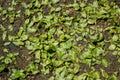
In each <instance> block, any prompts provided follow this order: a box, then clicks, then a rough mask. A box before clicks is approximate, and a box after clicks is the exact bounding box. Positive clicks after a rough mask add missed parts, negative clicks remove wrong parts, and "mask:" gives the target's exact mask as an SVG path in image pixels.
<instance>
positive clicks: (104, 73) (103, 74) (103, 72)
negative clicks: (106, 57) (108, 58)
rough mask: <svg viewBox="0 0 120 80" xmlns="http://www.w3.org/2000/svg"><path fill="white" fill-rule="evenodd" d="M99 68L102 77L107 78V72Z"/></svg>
mask: <svg viewBox="0 0 120 80" xmlns="http://www.w3.org/2000/svg"><path fill="white" fill-rule="evenodd" d="M100 70H101V72H102V76H103V77H104V78H108V74H107V73H106V72H105V71H104V70H103V69H100Z"/></svg>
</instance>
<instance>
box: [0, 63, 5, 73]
mask: <svg viewBox="0 0 120 80" xmlns="http://www.w3.org/2000/svg"><path fill="white" fill-rule="evenodd" d="M4 69H5V64H1V65H0V72H2V71H3V70H4Z"/></svg>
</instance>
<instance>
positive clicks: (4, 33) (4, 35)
mask: <svg viewBox="0 0 120 80" xmlns="http://www.w3.org/2000/svg"><path fill="white" fill-rule="evenodd" d="M6 36H7V31H4V32H3V34H2V39H3V40H5V39H6Z"/></svg>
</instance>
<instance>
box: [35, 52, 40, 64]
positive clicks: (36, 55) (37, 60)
mask: <svg viewBox="0 0 120 80" xmlns="http://www.w3.org/2000/svg"><path fill="white" fill-rule="evenodd" d="M35 59H36V60H35V62H37V63H39V62H40V50H37V51H36V52H35Z"/></svg>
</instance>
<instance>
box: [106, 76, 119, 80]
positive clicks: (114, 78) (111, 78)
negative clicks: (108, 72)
mask: <svg viewBox="0 0 120 80" xmlns="http://www.w3.org/2000/svg"><path fill="white" fill-rule="evenodd" d="M108 80H117V77H116V76H115V75H112V76H111V77H110V78H109V79H108Z"/></svg>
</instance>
